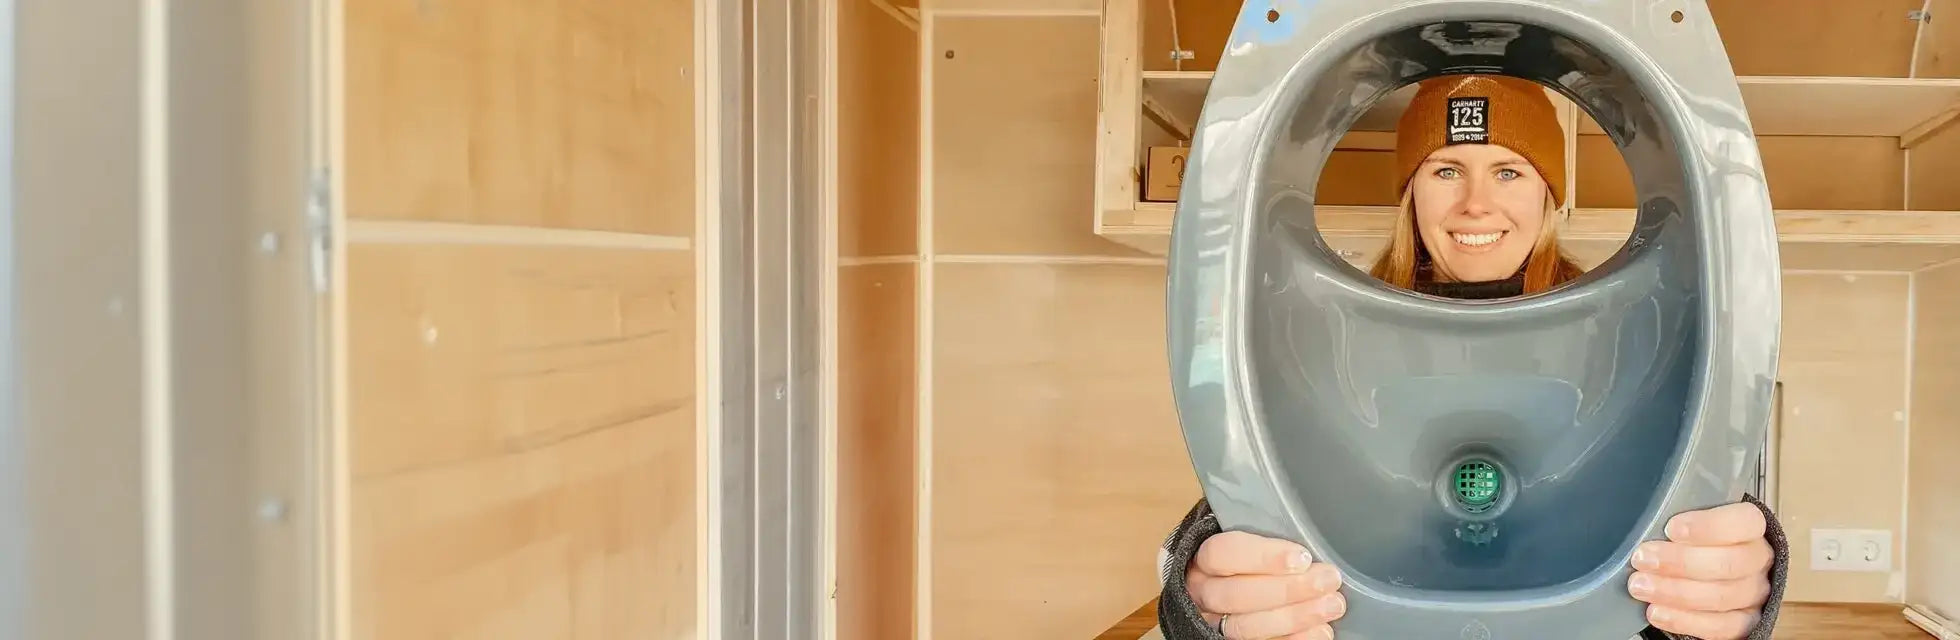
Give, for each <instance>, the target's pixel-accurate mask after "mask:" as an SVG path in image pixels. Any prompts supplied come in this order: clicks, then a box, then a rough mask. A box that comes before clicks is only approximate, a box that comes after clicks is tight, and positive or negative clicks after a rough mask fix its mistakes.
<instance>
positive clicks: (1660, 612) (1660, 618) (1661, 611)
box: [1647, 606, 1674, 625]
mask: <svg viewBox="0 0 1960 640" xmlns="http://www.w3.org/2000/svg"><path fill="white" fill-rule="evenodd" d="M1673 619H1674V612H1673V611H1669V610H1667V608H1666V607H1660V606H1654V607H1647V620H1648V621H1650V622H1653V623H1654V624H1657V625H1660V624H1667V623H1668V621H1670V620H1673Z"/></svg>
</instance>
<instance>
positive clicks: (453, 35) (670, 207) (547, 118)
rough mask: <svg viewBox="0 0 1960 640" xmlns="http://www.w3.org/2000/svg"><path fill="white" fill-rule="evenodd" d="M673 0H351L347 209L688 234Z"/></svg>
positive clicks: (679, 24) (680, 38) (678, 9)
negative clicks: (574, 0) (634, 0)
mask: <svg viewBox="0 0 1960 640" xmlns="http://www.w3.org/2000/svg"><path fill="white" fill-rule="evenodd" d="M690 6H691V5H690V3H689V2H688V1H687V0H655V1H653V2H646V3H602V4H592V3H573V4H566V3H552V2H526V1H523V0H484V1H481V2H458V1H449V2H444V1H431V0H353V1H351V2H349V3H348V6H347V26H346V52H347V54H346V56H347V57H346V65H347V66H346V109H347V111H346V120H347V123H346V127H347V128H346V147H347V172H348V175H347V192H348V199H349V202H348V206H347V209H348V215H349V216H350V217H354V218H380V219H405V220H442V221H449V222H478V223H495V224H508V225H522V226H542V227H559V228H577V229H600V230H609V231H629V232H639V233H649V234H660V235H686V233H687V232H688V230H689V229H691V228H692V221H693V218H694V208H693V193H694V175H693V174H694V171H693V166H694V160H693V158H694V135H693V118H694V115H693V103H694V98H693V87H694V79H693V77H692V71H691V66H692V64H693V62H692V60H693V44H692V42H693V39H692V37H691V34H692V18H691V17H690V16H691V13H690V12H691V8H690Z"/></svg>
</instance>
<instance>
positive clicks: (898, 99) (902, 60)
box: [837, 0, 921, 256]
mask: <svg viewBox="0 0 1960 640" xmlns="http://www.w3.org/2000/svg"><path fill="white" fill-rule="evenodd" d="M838 7H839V15H838V18H837V29H838V34H837V38H838V46H837V54H838V61H837V67H838V68H837V92H838V96H837V119H838V121H837V144H838V147H839V148H838V159H837V182H838V185H837V189H838V194H837V198H838V203H837V204H838V238H837V251H838V253H839V255H844V256H892V255H917V254H918V252H919V248H918V245H919V240H918V238H919V230H918V219H919V184H920V183H919V181H920V179H921V176H920V172H919V104H920V98H921V96H920V95H919V72H920V68H919V34H918V33H916V32H914V31H912V30H911V29H910V28H908V27H906V26H905V25H903V24H900V23H899V22H898V20H897V19H894V18H892V16H891V15H890V14H888V13H886V12H885V11H884V10H882V9H879V8H878V7H876V6H874V5H873V4H872V2H871V0H843V1H842V2H839V3H838Z"/></svg>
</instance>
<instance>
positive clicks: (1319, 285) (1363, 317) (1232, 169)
mask: <svg viewBox="0 0 1960 640" xmlns="http://www.w3.org/2000/svg"><path fill="white" fill-rule="evenodd" d="M1457 73H1492V74H1502V75H1509V76H1517V77H1522V78H1527V79H1531V80H1534V81H1537V82H1539V83H1541V84H1543V85H1545V86H1549V87H1552V88H1554V89H1556V90H1557V91H1559V92H1561V93H1563V94H1564V95H1566V96H1568V97H1570V98H1572V99H1573V100H1574V101H1576V102H1577V103H1578V104H1579V105H1580V108H1581V109H1584V110H1585V111H1587V112H1588V113H1589V114H1590V115H1591V116H1592V117H1593V119H1594V120H1596V121H1597V122H1598V123H1599V125H1600V126H1601V128H1602V129H1603V130H1604V132H1605V134H1606V135H1607V136H1608V137H1610V138H1611V139H1612V140H1613V141H1614V143H1615V144H1616V145H1617V146H1618V147H1619V149H1620V152H1621V153H1622V155H1623V157H1624V158H1625V160H1626V163H1627V165H1628V168H1629V170H1630V172H1631V173H1632V178H1633V182H1634V185H1635V190H1636V193H1637V198H1638V204H1637V207H1638V209H1637V212H1636V214H1635V216H1636V222H1635V224H1634V229H1633V231H1632V235H1631V237H1630V239H1629V241H1628V243H1627V245H1626V246H1625V247H1624V248H1622V249H1621V250H1620V251H1619V253H1617V254H1616V255H1614V256H1613V257H1612V258H1610V259H1608V260H1607V261H1606V262H1605V263H1604V264H1602V265H1600V266H1599V267H1597V268H1595V269H1594V270H1592V271H1591V272H1589V273H1588V274H1587V275H1585V276H1583V277H1581V278H1580V279H1578V280H1575V281H1573V282H1571V283H1568V284H1567V285H1565V286H1563V287H1561V288H1558V289H1554V290H1552V291H1548V292H1542V293H1537V294H1532V295H1529V296H1524V297H1520V298H1513V299H1507V300H1500V301H1460V300H1444V299H1440V298H1433V297H1428V296H1425V295H1422V294H1418V293H1414V292H1409V291H1406V290H1402V289H1399V288H1395V287H1392V286H1390V285H1387V284H1384V283H1382V282H1380V281H1377V280H1375V279H1373V278H1371V277H1369V276H1368V275H1367V274H1366V273H1365V272H1363V271H1362V270H1360V269H1357V268H1355V267H1354V266H1352V265H1350V264H1348V263H1347V262H1345V261H1343V260H1341V259H1340V258H1338V257H1337V256H1335V255H1334V252H1333V251H1332V250H1331V249H1330V248H1329V247H1328V246H1327V245H1326V244H1325V242H1324V241H1323V240H1322V239H1321V237H1320V235H1319V233H1318V232H1317V230H1316V227H1315V220H1314V187H1315V185H1316V183H1317V182H1318V180H1319V178H1320V174H1321V168H1322V166H1323V164H1324V163H1325V161H1326V159H1327V157H1328V155H1329V154H1330V152H1331V151H1332V149H1333V146H1334V144H1335V142H1336V141H1337V140H1338V139H1340V137H1341V136H1342V134H1343V133H1344V132H1345V131H1346V130H1347V128H1348V126H1349V125H1350V124H1351V123H1353V122H1354V121H1355V120H1356V118H1357V117H1358V115H1359V114H1360V113H1361V112H1362V111H1364V110H1365V109H1367V108H1368V107H1369V106H1370V105H1371V104H1373V103H1375V102H1376V101H1377V100H1378V99H1380V98H1382V97H1384V96H1386V95H1388V94H1390V93H1391V92H1392V91H1394V90H1396V89H1397V88H1399V87H1403V86H1406V85H1408V84H1410V83H1414V82H1417V81H1420V80H1422V79H1425V78H1428V77H1433V76H1438V75H1447V74H1457ZM1195 133H1196V135H1195V139H1194V140H1193V142H1192V148H1191V150H1190V154H1189V163H1188V165H1187V166H1186V169H1185V180H1184V186H1183V192H1182V194H1181V195H1182V200H1181V201H1180V202H1179V204H1178V211H1177V215H1176V223H1175V227H1174V230H1173V233H1172V243H1171V250H1170V281H1169V289H1168V303H1167V307H1168V309H1167V310H1168V328H1169V330H1170V340H1169V342H1170V345H1169V346H1170V355H1171V365H1172V367H1171V370H1172V374H1173V382H1174V384H1173V386H1174V393H1175V398H1176V401H1177V410H1178V412H1179V416H1180V419H1181V421H1182V425H1183V429H1184V434H1185V438H1186V443H1187V445H1188V449H1189V453H1190V455H1191V459H1192V462H1193V464H1194V466H1195V467H1196V472H1197V477H1198V479H1199V480H1200V482H1201V485H1202V488H1203V490H1204V492H1205V495H1206V497H1207V498H1208V499H1209V501H1210V503H1211V507H1212V509H1213V511H1214V512H1215V513H1216V515H1217V517H1218V519H1219V522H1220V524H1221V526H1223V527H1224V528H1225V529H1227V530H1244V531H1251V532H1255V533H1260V534H1264V535H1268V536H1276V537H1282V538H1287V539H1291V540H1295V541H1298V542H1302V543H1304V544H1306V545H1308V547H1309V548H1310V549H1311V550H1312V551H1313V552H1314V554H1315V556H1316V557H1317V558H1320V559H1323V560H1325V561H1328V562H1332V563H1334V564H1335V565H1337V566H1338V567H1339V568H1340V569H1341V570H1342V572H1343V574H1344V575H1345V578H1346V586H1345V587H1344V592H1345V594H1346V596H1347V599H1348V603H1349V605H1348V611H1347V613H1346V615H1345V616H1344V617H1343V618H1342V619H1341V620H1340V621H1338V622H1337V623H1336V625H1335V629H1336V633H1337V634H1338V635H1339V637H1341V638H1343V639H1344V640H1411V639H1414V640H1426V639H1431V638H1445V639H1451V640H1454V639H1458V638H1466V639H1476V640H1490V639H1494V640H1511V639H1537V638H1542V639H1557V640H1625V639H1626V638H1628V637H1630V636H1632V635H1635V634H1637V633H1638V632H1639V631H1640V630H1641V629H1642V628H1644V627H1646V626H1647V622H1646V621H1645V619H1644V608H1643V605H1642V604H1641V603H1640V602H1638V601H1636V600H1634V599H1633V598H1632V597H1631V596H1629V595H1628V593H1627V589H1626V580H1627V578H1628V576H1629V574H1630V569H1629V567H1628V558H1629V557H1630V555H1631V553H1632V550H1633V548H1634V545H1635V544H1636V543H1638V542H1640V541H1642V540H1650V539H1661V538H1664V537H1665V534H1664V533H1663V530H1662V528H1663V526H1664V524H1665V523H1666V521H1667V518H1668V517H1670V516H1672V515H1674V514H1678V513H1681V512H1684V511H1689V510H1693V509H1699V508H1705V507H1711V506H1716V505H1719V504H1725V503H1729V502H1734V501H1736V500H1738V499H1740V497H1741V496H1742V491H1743V490H1744V488H1745V487H1746V486H1748V484H1749V482H1750V481H1751V480H1752V479H1753V468H1752V466H1751V465H1752V463H1753V462H1754V461H1755V460H1756V455H1757V452H1758V451H1759V450H1760V447H1761V442H1762V439H1763V434H1764V431H1765V429H1766V426H1767V421H1768V418H1769V408H1770V391H1771V387H1772V380H1773V378H1774V371H1775V367H1776V353H1777V338H1778V331H1779V326H1778V315H1779V300H1778V288H1779V278H1778V259H1777V245H1776V235H1775V227H1774V225H1773V222H1772V220H1771V215H1770V214H1771V208H1770V202H1769V195H1768V191H1767V189H1766V187H1765V184H1764V179H1763V171H1762V167H1761V160H1760V158H1759V156H1758V153H1757V150H1756V146H1755V140H1754V137H1753V134H1752V130H1751V127H1750V124H1749V121H1748V118H1747V114H1746V112H1745V111H1744V108H1743V103H1742V98H1741V96H1740V93H1739V90H1738V87H1737V85H1736V80H1735V78H1734V77H1733V75H1732V71H1731V69H1730V67H1729V62H1728V58H1727V56H1726V54H1725V53H1724V51H1723V48H1722V44H1721V41H1720V40H1719V38H1718V37H1717V35H1716V31H1715V29H1714V27H1713V25H1712V23H1711V19H1710V16H1709V13H1708V11H1707V8H1706V7H1705V6H1704V5H1703V4H1702V3H1701V2H1694V1H1682V0H1670V1H1662V2H1619V1H1611V2H1609V1H1605V0H1247V2H1246V4H1245V8H1244V9H1243V10H1242V13H1241V14H1240V16H1239V18H1238V23H1237V25H1236V26H1235V27H1234V29H1233V33H1232V36H1231V39H1230V41H1229V42H1228V43H1227V46H1226V47H1225V50H1224V56H1223V59H1222V60H1221V61H1220V62H1219V65H1218V69H1217V72H1216V75H1215V77H1214V79H1213V80H1212V83H1211V87H1210V90H1209V93H1208V96H1207V98H1206V103H1205V106H1204V109H1203V112H1202V114H1201V115H1200V119H1199V123H1198V125H1197V127H1196V130H1195ZM1577 215H1587V214H1585V213H1583V212H1582V213H1579V214H1577Z"/></svg>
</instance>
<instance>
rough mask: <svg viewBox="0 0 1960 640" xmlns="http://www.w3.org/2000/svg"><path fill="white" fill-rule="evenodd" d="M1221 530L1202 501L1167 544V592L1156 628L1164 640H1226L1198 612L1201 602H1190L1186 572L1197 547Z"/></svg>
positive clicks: (1165, 543)
mask: <svg viewBox="0 0 1960 640" xmlns="http://www.w3.org/2000/svg"><path fill="white" fill-rule="evenodd" d="M1218 530H1219V528H1218V518H1216V517H1213V516H1212V514H1211V503H1208V502H1205V501H1204V500H1199V501H1198V504H1197V505H1195V506H1193V507H1191V511H1190V513H1187V514H1185V515H1184V520H1183V521H1181V522H1178V523H1177V528H1176V529H1174V530H1172V531H1171V535H1170V538H1169V539H1167V540H1165V541H1164V550H1165V551H1166V553H1165V557H1164V566H1163V568H1162V570H1163V579H1164V592H1163V594H1162V596H1161V597H1159V598H1158V599H1157V626H1158V628H1159V629H1160V630H1161V631H1162V632H1163V634H1164V640H1225V636H1224V634H1221V633H1219V632H1218V631H1217V630H1215V629H1212V628H1211V624H1210V623H1207V622H1205V618H1204V616H1203V615H1201V614H1199V613H1198V603H1196V602H1193V601H1192V600H1191V590H1190V589H1189V588H1187V587H1186V585H1185V582H1184V575H1185V571H1186V570H1187V569H1188V568H1189V567H1190V566H1191V560H1192V559H1193V558H1196V557H1197V555H1198V545H1201V544H1204V542H1205V539H1206V538H1209V537H1211V536H1212V535H1214V534H1217V533H1218Z"/></svg>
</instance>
